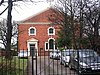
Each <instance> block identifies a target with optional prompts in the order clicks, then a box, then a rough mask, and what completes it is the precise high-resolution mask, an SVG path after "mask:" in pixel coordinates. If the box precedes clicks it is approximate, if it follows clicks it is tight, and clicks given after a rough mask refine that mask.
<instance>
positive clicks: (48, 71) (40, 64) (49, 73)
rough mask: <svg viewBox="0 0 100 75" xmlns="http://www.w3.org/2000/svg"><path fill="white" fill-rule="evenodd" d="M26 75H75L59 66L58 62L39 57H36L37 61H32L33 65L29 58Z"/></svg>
mask: <svg viewBox="0 0 100 75" xmlns="http://www.w3.org/2000/svg"><path fill="white" fill-rule="evenodd" d="M36 63H37V64H36ZM32 65H33V69H32ZM32 73H33V74H32ZM28 75H76V73H75V72H74V71H71V70H69V68H65V67H64V66H62V65H60V63H59V60H53V59H49V57H47V56H45V57H44V56H41V57H37V60H36V59H34V60H33V64H32V58H31V57H29V61H28Z"/></svg>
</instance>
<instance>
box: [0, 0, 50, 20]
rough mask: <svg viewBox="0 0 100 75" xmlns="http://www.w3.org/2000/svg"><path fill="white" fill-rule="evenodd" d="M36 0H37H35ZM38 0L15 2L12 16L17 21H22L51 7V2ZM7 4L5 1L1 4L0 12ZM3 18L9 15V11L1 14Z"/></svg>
mask: <svg viewBox="0 0 100 75" xmlns="http://www.w3.org/2000/svg"><path fill="white" fill-rule="evenodd" d="M34 1H35V0H34ZM39 1H40V2H38V0H36V2H33V3H32V2H15V3H14V6H13V11H12V18H13V20H16V21H21V20H23V19H26V18H28V17H30V16H32V15H34V14H36V13H38V12H40V11H42V10H44V9H46V8H48V7H50V3H47V2H46V0H39ZM6 6H7V3H4V4H3V5H2V6H0V12H2V11H3V10H4V9H5V8H6ZM0 17H2V18H6V17H7V11H6V12H5V13H3V14H2V15H0Z"/></svg>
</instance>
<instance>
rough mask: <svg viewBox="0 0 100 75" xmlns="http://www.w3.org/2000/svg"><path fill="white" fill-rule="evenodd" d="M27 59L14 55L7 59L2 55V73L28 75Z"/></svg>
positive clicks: (0, 60) (0, 61)
mask: <svg viewBox="0 0 100 75" xmlns="http://www.w3.org/2000/svg"><path fill="white" fill-rule="evenodd" d="M27 62H28V61H27V59H20V58H18V57H13V59H12V60H7V59H5V58H4V57H0V75H26V74H27V73H26V68H27Z"/></svg>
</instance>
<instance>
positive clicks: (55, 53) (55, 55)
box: [50, 50, 61, 59]
mask: <svg viewBox="0 0 100 75" xmlns="http://www.w3.org/2000/svg"><path fill="white" fill-rule="evenodd" d="M60 56H61V53H60V51H59V50H54V51H51V52H50V58H53V59H60Z"/></svg>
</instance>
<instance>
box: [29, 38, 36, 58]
mask: <svg viewBox="0 0 100 75" xmlns="http://www.w3.org/2000/svg"><path fill="white" fill-rule="evenodd" d="M30 44H34V45H35V49H36V50H37V52H36V54H37V56H38V40H37V39H34V38H31V39H29V40H27V48H28V55H29V56H30Z"/></svg>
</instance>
